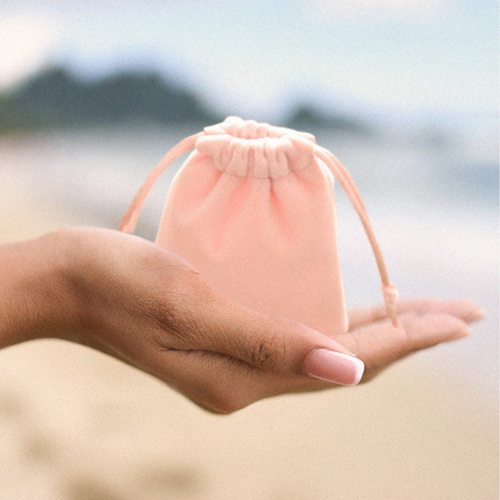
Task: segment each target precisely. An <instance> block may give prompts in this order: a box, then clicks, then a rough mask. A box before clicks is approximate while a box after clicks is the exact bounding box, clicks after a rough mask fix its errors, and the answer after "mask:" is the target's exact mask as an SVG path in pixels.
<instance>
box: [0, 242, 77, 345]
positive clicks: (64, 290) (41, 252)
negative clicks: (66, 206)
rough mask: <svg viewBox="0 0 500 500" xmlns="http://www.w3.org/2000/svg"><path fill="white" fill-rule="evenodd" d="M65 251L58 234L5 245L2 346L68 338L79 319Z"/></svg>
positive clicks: (0, 284)
mask: <svg viewBox="0 0 500 500" xmlns="http://www.w3.org/2000/svg"><path fill="white" fill-rule="evenodd" d="M65 248H66V245H65V244H64V238H62V237H61V236H60V234H58V233H51V234H49V235H46V236H43V237H41V238H38V239H36V240H31V241H26V242H21V243H15V244H11V245H6V246H2V247H0V318H1V320H0V348H1V347H7V346H9V345H14V344H18V343H21V342H26V341H29V340H34V339H39V338H48V337H64V335H65V332H66V331H67V329H68V328H69V327H70V325H71V323H72V322H74V321H75V317H76V316H75V312H76V311H75V307H74V303H73V301H72V294H71V293H70V286H69V280H68V279H67V278H66V276H67V274H68V273H67V258H66V255H67V252H66V251H65Z"/></svg>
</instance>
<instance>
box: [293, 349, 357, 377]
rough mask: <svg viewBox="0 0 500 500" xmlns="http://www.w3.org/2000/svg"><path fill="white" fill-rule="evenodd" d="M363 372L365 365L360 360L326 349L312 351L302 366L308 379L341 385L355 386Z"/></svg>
mask: <svg viewBox="0 0 500 500" xmlns="http://www.w3.org/2000/svg"><path fill="white" fill-rule="evenodd" d="M364 370H365V365H364V363H363V361H361V360H360V359H358V358H354V357H352V356H348V355H347V354H342V353H340V352H335V351H330V350H328V349H315V350H314V351H312V352H311V354H309V356H307V358H306V360H305V362H304V366H303V371H304V373H305V374H306V375H307V376H308V377H312V378H317V379H320V380H325V381H326V382H332V383H334V384H341V385H357V384H358V383H359V381H360V380H361V377H362V376H363V372H364Z"/></svg>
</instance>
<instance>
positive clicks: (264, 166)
mask: <svg viewBox="0 0 500 500" xmlns="http://www.w3.org/2000/svg"><path fill="white" fill-rule="evenodd" d="M192 149H195V150H196V151H197V152H198V153H200V154H202V155H206V156H208V157H211V158H212V159H213V163H214V165H215V167H216V168H217V169H218V170H219V171H221V172H226V173H228V174H232V175H235V176H238V177H246V176H248V175H252V176H253V177H256V178H270V179H271V180H275V179H279V178H282V177H284V176H287V175H289V174H290V172H293V171H297V170H301V169H304V168H306V167H307V166H308V165H310V164H311V163H313V162H315V161H320V162H323V163H324V165H325V166H326V167H327V168H328V169H329V170H330V172H331V173H332V174H333V176H334V177H335V179H336V180H337V181H338V182H339V184H340V185H341V186H342V189H343V190H344V191H345V193H346V195H347V197H348V198H349V200H350V202H351V204H352V205H353V207H354V209H355V210H356V212H357V214H358V216H359V218H360V220H361V223H362V224H363V227H364V230H365V232H366V235H367V237H368V240H369V242H370V245H371V247H372V249H373V253H374V255H375V259H376V262H377V266H378V270H379V273H380V277H381V281H382V287H381V288H382V293H383V297H384V301H385V305H386V311H387V316H388V317H390V318H391V320H392V324H393V325H394V326H397V325H398V319H397V314H396V307H395V304H396V301H397V297H398V293H397V289H396V286H395V285H394V284H393V283H391V282H390V281H389V276H388V273H387V269H386V266H385V262H384V258H383V255H382V251H381V249H380V246H379V244H378V242H377V239H376V237H375V234H374V232H373V229H372V226H371V223H370V220H369V218H368V214H367V211H366V208H365V206H364V204H363V201H362V199H361V196H360V195H359V192H358V190H357V188H356V185H355V184H354V181H353V179H352V177H351V175H350V174H349V172H348V171H347V169H346V168H345V167H344V166H343V165H342V164H341V163H340V161H339V160H338V159H337V158H336V157H335V156H334V155H333V154H332V153H331V152H330V151H329V150H327V149H325V148H322V147H321V146H318V145H317V144H316V141H315V138H314V136H313V135H312V134H308V133H305V132H297V131H295V130H292V129H288V128H284V127H275V126H271V125H269V124H267V123H257V122H256V121H254V120H242V119H241V118H237V117H229V118H227V119H226V120H224V122H222V123H219V124H217V125H212V126H209V127H205V129H204V130H203V132H199V133H197V134H194V135H191V136H189V137H186V138H185V139H184V140H182V141H181V142H179V143H178V144H177V145H176V146H174V147H173V148H172V149H171V150H170V151H169V152H168V153H167V154H166V155H165V156H164V157H163V159H162V160H161V161H160V163H158V165H157V166H156V167H155V168H154V169H153V170H152V171H151V173H150V174H149V176H148V177H147V179H146V180H145V182H144V184H143V185H142V186H141V188H140V189H139V191H138V192H137V194H136V196H135V198H134V200H133V201H132V203H131V205H130V206H129V208H128V210H127V212H126V213H125V215H124V217H123V219H122V223H121V225H120V230H121V231H125V232H129V233H133V231H134V229H135V225H136V223H137V219H138V217H139V212H140V210H141V207H142V204H143V202H144V200H145V198H146V196H147V194H148V193H149V191H150V189H151V188H152V186H153V184H154V183H155V182H156V180H157V179H158V177H159V176H160V175H161V174H162V173H163V172H164V171H165V169H166V168H167V167H168V166H169V165H170V163H172V162H173V161H174V160H175V159H176V158H178V157H179V156H181V155H183V154H184V153H187V152H188V151H190V150H192Z"/></svg>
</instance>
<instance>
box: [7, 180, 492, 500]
mask: <svg viewBox="0 0 500 500" xmlns="http://www.w3.org/2000/svg"><path fill="white" fill-rule="evenodd" d="M11 188H12V186H11V185H10V183H9V181H8V179H6V178H4V179H2V178H1V177H0V206H1V207H2V217H1V220H0V242H8V241H15V240H20V239H26V238H30V237H33V236H37V235H39V234H43V233H45V232H47V231H50V230H52V229H56V228H58V227H62V226H65V225H72V224H84V223H88V221H86V220H85V217H84V216H82V215H76V214H71V213H61V211H60V210H58V209H56V208H55V207H50V206H45V207H43V209H42V208H41V206H40V204H39V203H38V202H36V200H31V201H30V200H29V199H27V198H29V197H27V196H26V195H24V194H21V193H19V192H17V193H16V192H15V191H12V189H11ZM0 498H1V499H2V500H28V499H29V500H32V499H37V500H46V499H47V500H49V499H50V500H90V499H92V500H131V499H136V500H153V499H207V500H211V499H214V500H215V499H217V500H226V499H240V500H245V499H258V500H284V499H287V500H301V499H342V500H351V499H353V500H354V499H356V500H359V499H366V500H377V499H381V500H382V499H383V500H387V499H396V500H419V499H422V500H432V499H439V500H458V499H460V500H494V499H498V414H497V411H496V408H495V407H494V406H492V405H491V404H490V403H487V402H485V401H484V400H483V399H482V398H481V397H480V396H479V395H478V396H477V397H476V396H474V395H471V394H470V393H465V392H464V391H462V390H461V388H460V387H459V385H458V382H454V381H452V380H450V379H449V378H447V377H446V375H445V373H444V372H440V371H439V369H438V368H429V366H428V365H421V364H420V363H419V362H418V359H417V360H408V361H405V362H404V363H401V364H400V365H398V366H396V367H394V368H392V369H391V370H389V371H388V372H387V373H386V374H384V375H382V376H381V377H380V378H379V379H378V380H376V381H374V382H372V383H370V384H368V385H366V386H363V387H358V388H354V389H345V388H344V389H339V390H333V391H330V392H328V393H323V394H311V395H302V396H287V397H282V398H278V399H275V400H269V401H264V402H259V403H256V404H255V405H253V406H251V407H250V408H248V409H245V410H243V411H241V412H239V413H237V414H235V415H231V416H229V417H217V416H213V415H210V414H208V413H205V412H203V411H201V410H199V409H198V408H197V407H195V406H194V405H192V404H191V403H190V402H188V401H186V400H184V398H182V397H181V396H179V395H177V394H176V393H174V392H173V391H172V390H170V389H169V388H168V387H166V386H164V385H163V384H161V383H160V382H158V381H157V380H155V379H153V378H152V377H150V376H148V375H145V374H143V373H141V372H139V371H137V370H134V369H132V368H130V367H129V366H126V365H124V364H122V363H120V362H118V361H116V360H114V359H111V358H109V357H107V356H105V355H102V354H100V353H97V352H94V351H91V350H90V349H87V348H84V347H81V346H77V345H72V344H69V343H63V342H57V341H38V342H32V343H27V344H24V345H19V346H14V347H11V348H8V349H5V350H4V351H2V352H0Z"/></svg>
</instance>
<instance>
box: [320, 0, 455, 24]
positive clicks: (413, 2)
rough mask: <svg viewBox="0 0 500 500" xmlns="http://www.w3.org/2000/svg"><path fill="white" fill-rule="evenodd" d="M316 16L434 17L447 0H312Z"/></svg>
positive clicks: (413, 18)
mask: <svg viewBox="0 0 500 500" xmlns="http://www.w3.org/2000/svg"><path fill="white" fill-rule="evenodd" d="M310 3H311V4H312V11H313V12H314V14H315V15H316V16H319V17H322V18H327V19H332V18H340V19H346V18H351V19H359V18H363V19H374V20H377V19H380V18H406V19H409V20H419V19H422V18H427V19H428V18H432V17H434V16H435V15H436V14H437V13H439V12H440V11H441V9H442V8H443V6H444V5H445V3H446V0H311V2H310Z"/></svg>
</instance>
